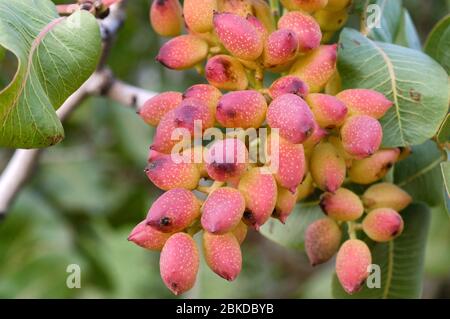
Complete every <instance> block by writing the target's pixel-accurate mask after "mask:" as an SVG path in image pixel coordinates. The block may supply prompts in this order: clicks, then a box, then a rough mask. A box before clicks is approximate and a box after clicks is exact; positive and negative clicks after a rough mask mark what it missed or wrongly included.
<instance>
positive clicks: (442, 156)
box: [397, 153, 445, 187]
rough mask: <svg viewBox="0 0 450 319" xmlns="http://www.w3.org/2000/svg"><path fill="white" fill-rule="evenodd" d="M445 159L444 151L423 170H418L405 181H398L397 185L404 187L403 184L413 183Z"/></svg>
mask: <svg viewBox="0 0 450 319" xmlns="http://www.w3.org/2000/svg"><path fill="white" fill-rule="evenodd" d="M443 160H445V154H444V153H442V154H441V156H440V157H439V158H438V159H437V160H435V161H433V162H431V163H430V164H428V165H427V166H425V167H423V168H422V169H421V170H419V171H417V173H415V174H413V175H411V176H410V177H408V178H407V179H405V180H404V181H402V182H400V183H398V184H397V185H398V186H400V187H403V186H405V185H407V184H409V183H411V182H412V181H413V180H415V179H417V178H419V177H420V176H422V175H425V174H426V173H428V172H429V171H431V170H433V169H434V168H435V167H436V166H437V165H439V164H440V163H442V161H443Z"/></svg>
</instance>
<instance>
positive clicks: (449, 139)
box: [437, 114, 450, 149]
mask: <svg viewBox="0 0 450 319" xmlns="http://www.w3.org/2000/svg"><path fill="white" fill-rule="evenodd" d="M437 141H438V143H439V144H441V145H443V146H445V147H447V148H448V149H450V114H447V117H446V118H445V121H444V123H442V126H441V128H440V129H439V132H438V134H437Z"/></svg>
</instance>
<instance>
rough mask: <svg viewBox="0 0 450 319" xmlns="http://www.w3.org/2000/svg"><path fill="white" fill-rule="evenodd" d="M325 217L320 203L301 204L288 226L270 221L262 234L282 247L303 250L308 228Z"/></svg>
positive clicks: (262, 228)
mask: <svg viewBox="0 0 450 319" xmlns="http://www.w3.org/2000/svg"><path fill="white" fill-rule="evenodd" d="M323 216H324V215H323V213H322V210H321V209H320V207H319V205H318V202H306V203H300V204H298V205H297V206H296V207H295V209H294V211H293V212H292V214H291V215H290V216H289V218H288V220H287V222H286V224H282V223H280V222H279V221H278V220H276V219H270V220H269V221H268V222H267V223H265V224H264V226H262V227H261V230H260V233H261V234H262V235H264V236H265V237H267V238H269V239H270V240H272V241H274V242H276V243H278V244H280V245H281V246H285V247H289V248H294V249H300V250H303V249H304V237H305V231H306V228H307V227H308V226H309V224H311V223H312V222H313V221H315V220H317V219H319V218H321V217H323Z"/></svg>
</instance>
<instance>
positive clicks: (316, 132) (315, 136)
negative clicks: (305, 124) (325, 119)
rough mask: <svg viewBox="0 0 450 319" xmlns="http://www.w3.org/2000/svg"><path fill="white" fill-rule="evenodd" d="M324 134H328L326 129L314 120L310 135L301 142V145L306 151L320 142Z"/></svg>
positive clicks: (308, 151)
mask: <svg viewBox="0 0 450 319" xmlns="http://www.w3.org/2000/svg"><path fill="white" fill-rule="evenodd" d="M326 136H328V131H327V130H326V129H323V128H321V127H320V126H319V124H317V122H316V121H314V129H313V132H312V134H311V136H310V137H308V139H307V140H306V141H304V142H303V147H304V148H305V151H306V152H307V153H310V151H311V150H312V149H313V148H314V146H316V145H317V144H319V143H320V141H322V140H323V139H324V138H325V137H326Z"/></svg>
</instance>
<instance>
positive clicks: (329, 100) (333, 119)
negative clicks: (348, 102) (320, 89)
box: [306, 93, 347, 129]
mask: <svg viewBox="0 0 450 319" xmlns="http://www.w3.org/2000/svg"><path fill="white" fill-rule="evenodd" d="M306 102H308V104H309V106H310V107H311V110H312V112H313V114H314V118H315V119H316V121H317V123H318V124H319V125H320V127H323V128H330V129H332V128H335V127H339V126H341V125H342V124H343V123H344V120H345V117H346V116H347V107H346V106H345V104H344V103H342V102H341V101H339V100H338V99H337V98H335V97H334V96H331V95H327V94H320V93H313V94H310V95H308V97H307V99H306Z"/></svg>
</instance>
